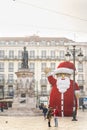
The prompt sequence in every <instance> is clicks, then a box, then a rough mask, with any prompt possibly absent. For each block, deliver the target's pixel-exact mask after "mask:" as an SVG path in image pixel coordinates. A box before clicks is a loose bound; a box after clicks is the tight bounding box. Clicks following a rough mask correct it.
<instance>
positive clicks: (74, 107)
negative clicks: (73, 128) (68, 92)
mask: <svg viewBox="0 0 87 130" xmlns="http://www.w3.org/2000/svg"><path fill="white" fill-rule="evenodd" d="M75 47H76V46H75V45H73V50H72V56H73V64H74V66H75V57H76V49H75ZM65 56H66V57H68V58H70V56H71V54H70V53H69V48H68V51H67V54H66V55H65ZM78 57H79V58H82V57H83V54H82V52H81V49H80V52H79V54H78ZM80 60H81V59H80ZM73 93H74V95H73V119H72V121H77V119H76V102H75V100H76V97H75V69H74V70H73Z"/></svg>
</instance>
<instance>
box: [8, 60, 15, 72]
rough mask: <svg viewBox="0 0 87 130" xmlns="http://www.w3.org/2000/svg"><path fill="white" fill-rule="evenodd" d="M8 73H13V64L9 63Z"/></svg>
mask: <svg viewBox="0 0 87 130" xmlns="http://www.w3.org/2000/svg"><path fill="white" fill-rule="evenodd" d="M8 71H9V72H13V71H14V63H13V62H10V63H9V68H8Z"/></svg>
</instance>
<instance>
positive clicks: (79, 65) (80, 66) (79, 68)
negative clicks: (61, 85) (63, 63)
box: [78, 63, 83, 72]
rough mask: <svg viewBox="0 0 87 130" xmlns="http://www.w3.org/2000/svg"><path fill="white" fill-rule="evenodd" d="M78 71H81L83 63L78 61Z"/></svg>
mask: <svg viewBox="0 0 87 130" xmlns="http://www.w3.org/2000/svg"><path fill="white" fill-rule="evenodd" d="M78 72H83V64H82V63H78Z"/></svg>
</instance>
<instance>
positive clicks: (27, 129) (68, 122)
mask: <svg viewBox="0 0 87 130" xmlns="http://www.w3.org/2000/svg"><path fill="white" fill-rule="evenodd" d="M77 119H78V121H72V117H59V118H58V123H59V126H58V127H54V120H53V118H52V121H51V126H52V127H48V125H47V120H44V118H43V116H36V117H34V116H33V117H29V116H26V117H23V116H22V117H17V116H15V117H13V116H0V130H87V110H85V111H84V112H83V111H82V110H78V114H77Z"/></svg>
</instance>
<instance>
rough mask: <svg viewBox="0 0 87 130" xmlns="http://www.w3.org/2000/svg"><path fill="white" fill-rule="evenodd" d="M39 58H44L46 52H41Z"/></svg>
mask: <svg viewBox="0 0 87 130" xmlns="http://www.w3.org/2000/svg"><path fill="white" fill-rule="evenodd" d="M41 58H42V59H43V58H46V51H41Z"/></svg>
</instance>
